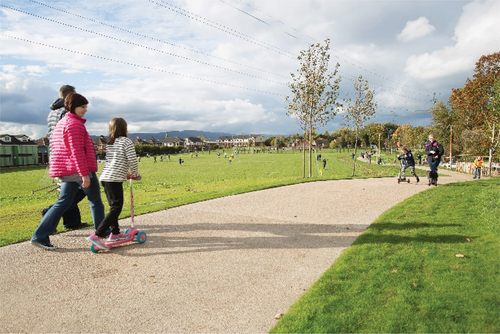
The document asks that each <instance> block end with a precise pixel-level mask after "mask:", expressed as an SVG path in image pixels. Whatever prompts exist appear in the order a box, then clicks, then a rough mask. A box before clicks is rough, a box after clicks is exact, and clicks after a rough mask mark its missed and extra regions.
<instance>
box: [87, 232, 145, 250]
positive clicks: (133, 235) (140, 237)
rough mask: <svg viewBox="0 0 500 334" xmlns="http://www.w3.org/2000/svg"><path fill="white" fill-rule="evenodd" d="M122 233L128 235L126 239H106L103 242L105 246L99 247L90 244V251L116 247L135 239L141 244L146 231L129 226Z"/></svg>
mask: <svg viewBox="0 0 500 334" xmlns="http://www.w3.org/2000/svg"><path fill="white" fill-rule="evenodd" d="M124 234H126V235H128V236H129V237H128V238H127V239H123V240H118V241H106V242H105V243H104V245H105V246H106V247H107V248H101V247H98V246H96V245H94V244H92V246H91V247H90V250H91V251H92V253H97V252H99V251H100V250H109V249H111V248H113V247H117V246H120V245H123V244H126V243H129V242H133V241H137V243H139V244H143V243H145V242H146V240H147V234H146V232H144V231H139V230H138V229H136V228H135V227H132V228H130V229H129V230H127V231H126V232H125V233H124Z"/></svg>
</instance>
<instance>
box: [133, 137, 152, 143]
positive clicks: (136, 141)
mask: <svg viewBox="0 0 500 334" xmlns="http://www.w3.org/2000/svg"><path fill="white" fill-rule="evenodd" d="M132 143H134V145H149V143H148V142H147V141H145V140H142V139H141V138H140V137H136V138H135V139H132Z"/></svg>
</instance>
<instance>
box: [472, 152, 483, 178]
mask: <svg viewBox="0 0 500 334" xmlns="http://www.w3.org/2000/svg"><path fill="white" fill-rule="evenodd" d="M483 168H484V160H483V158H482V157H481V156H479V157H477V158H476V160H474V179H476V178H477V179H478V180H479V179H481V170H482V169H483Z"/></svg>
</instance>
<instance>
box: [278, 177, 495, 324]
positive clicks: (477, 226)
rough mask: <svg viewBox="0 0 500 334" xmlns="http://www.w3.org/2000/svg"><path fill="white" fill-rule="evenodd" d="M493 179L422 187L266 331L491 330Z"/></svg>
mask: <svg viewBox="0 0 500 334" xmlns="http://www.w3.org/2000/svg"><path fill="white" fill-rule="evenodd" d="M499 217H500V180H499V179H498V178H497V179H492V180H481V181H474V182H466V183H455V184H449V185H443V186H439V187H436V188H431V189H429V190H428V191H424V192H421V193H419V194H417V195H415V196H413V197H411V198H408V199H407V200H405V201H404V202H402V203H400V204H399V205H396V206H395V207H393V208H391V209H390V210H388V211H387V212H385V213H384V214H383V215H381V216H380V217H379V218H378V219H377V220H376V221H375V222H374V223H373V224H372V225H370V227H369V228H368V229H367V230H366V231H365V232H363V234H362V235H361V236H360V237H359V238H358V239H356V241H355V242H354V243H353V245H352V246H350V247H349V248H348V249H347V250H346V251H345V252H344V253H343V254H342V255H341V256H340V257H339V258H338V259H337V261H336V262H335V263H334V264H333V265H332V267H331V268H330V269H329V270H328V271H327V272H326V273H324V275H323V276H322V277H321V278H320V279H319V280H318V281H317V282H316V283H315V284H314V285H313V286H312V287H311V289H309V290H308V291H307V292H306V293H305V294H304V295H303V296H302V298H300V299H299V301H297V302H296V303H295V304H294V305H293V306H292V307H291V308H290V310H289V312H288V313H287V314H286V315H284V316H283V318H282V319H281V320H280V321H279V323H278V324H277V325H276V326H275V327H274V328H273V329H272V331H271V332H272V333H471V332H474V333H499V332H500V294H499V291H500V252H499V251H500V241H499V240H500V238H499V237H500V220H499Z"/></svg>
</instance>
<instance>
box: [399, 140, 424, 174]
mask: <svg viewBox="0 0 500 334" xmlns="http://www.w3.org/2000/svg"><path fill="white" fill-rule="evenodd" d="M398 159H399V160H402V161H403V180H402V181H405V180H406V168H408V167H409V168H410V171H411V174H412V175H413V176H415V177H416V178H417V183H419V182H420V179H419V178H418V176H417V174H416V173H415V159H414V158H413V153H411V151H410V150H408V149H407V148H406V147H403V148H402V149H401V155H400V156H399V157H398Z"/></svg>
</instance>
